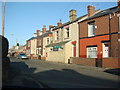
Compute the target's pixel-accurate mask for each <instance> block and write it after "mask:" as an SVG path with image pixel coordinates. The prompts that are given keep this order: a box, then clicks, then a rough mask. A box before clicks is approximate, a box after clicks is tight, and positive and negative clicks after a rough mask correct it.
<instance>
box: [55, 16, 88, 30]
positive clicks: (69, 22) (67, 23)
mask: <svg viewBox="0 0 120 90" xmlns="http://www.w3.org/2000/svg"><path fill="white" fill-rule="evenodd" d="M85 16H87V14H86V15H83V16H80V17H78V18H76V19H75V20H73V21H68V22H66V23H64V24H62V25H61V26H56V27H55V28H54V29H53V31H54V30H56V29H58V28H62V27H64V26H66V25H69V24H71V23H74V22H76V21H78V20H80V19H82V18H83V17H85Z"/></svg>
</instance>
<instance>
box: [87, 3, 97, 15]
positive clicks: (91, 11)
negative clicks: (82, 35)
mask: <svg viewBox="0 0 120 90" xmlns="http://www.w3.org/2000/svg"><path fill="white" fill-rule="evenodd" d="M87 8H88V16H91V15H92V14H94V13H95V7H94V6H91V5H89V6H88V7H87Z"/></svg>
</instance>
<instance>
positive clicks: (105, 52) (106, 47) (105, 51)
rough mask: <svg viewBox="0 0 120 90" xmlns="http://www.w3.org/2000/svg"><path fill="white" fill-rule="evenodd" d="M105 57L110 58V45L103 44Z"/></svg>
mask: <svg viewBox="0 0 120 90" xmlns="http://www.w3.org/2000/svg"><path fill="white" fill-rule="evenodd" d="M103 57H105V58H106V57H108V44H107V43H103Z"/></svg>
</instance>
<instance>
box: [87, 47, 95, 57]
mask: <svg viewBox="0 0 120 90" xmlns="http://www.w3.org/2000/svg"><path fill="white" fill-rule="evenodd" d="M87 58H97V46H96V47H87Z"/></svg>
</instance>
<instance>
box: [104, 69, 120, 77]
mask: <svg viewBox="0 0 120 90" xmlns="http://www.w3.org/2000/svg"><path fill="white" fill-rule="evenodd" d="M104 72H107V73H110V74H115V75H118V76H120V68H116V69H107V70H105V71H104Z"/></svg>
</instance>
